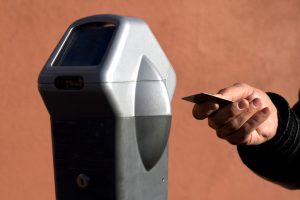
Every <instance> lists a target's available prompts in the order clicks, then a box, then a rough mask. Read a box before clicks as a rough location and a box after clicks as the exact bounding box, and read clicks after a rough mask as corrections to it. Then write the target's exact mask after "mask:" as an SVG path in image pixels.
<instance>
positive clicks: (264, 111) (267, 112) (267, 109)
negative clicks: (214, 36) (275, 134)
mask: <svg viewBox="0 0 300 200" xmlns="http://www.w3.org/2000/svg"><path fill="white" fill-rule="evenodd" d="M261 112H262V113H263V114H264V115H268V114H269V113H270V109H269V108H268V107H266V108H264V109H262V110H261Z"/></svg>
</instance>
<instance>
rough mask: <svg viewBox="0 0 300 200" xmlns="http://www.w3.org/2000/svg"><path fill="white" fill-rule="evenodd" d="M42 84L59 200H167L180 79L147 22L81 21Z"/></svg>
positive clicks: (48, 67) (112, 17)
mask: <svg viewBox="0 0 300 200" xmlns="http://www.w3.org/2000/svg"><path fill="white" fill-rule="evenodd" d="M38 83H39V91H40V94H41V96H42V98H43V101H44V103H45V105H46V107H47V109H48V111H49V114H50V117H51V128H52V141H53V159H54V172H55V186H56V199H58V200H100V199H101V200H167V195H168V137H169V131H170V126H171V106H170V102H171V99H172V96H173V93H174V89H175V84H176V77H175V72H174V70H173V68H172V66H171V64H170V63H169V61H168V59H167V57H166V55H165V54H164V52H163V50H162V49H161V47H160V45H159V43H158V42H157V40H156V39H155V37H154V35H153V33H152V32H151V30H150V29H149V27H148V26H147V24H146V23H145V22H144V21H142V20H140V19H137V18H133V17H123V16H116V15H96V16H91V17H87V18H83V19H80V20H78V21H76V22H74V23H73V24H72V25H71V26H70V27H69V28H68V29H67V31H66V33H65V34H64V35H63V37H62V39H61V40H60V42H59V43H58V45H57V47H56V48H55V49H54V51H53V53H52V54H51V56H50V58H49V60H48V61H47V63H46V64H45V66H44V68H43V69H42V71H41V73H40V76H39V81H38Z"/></svg>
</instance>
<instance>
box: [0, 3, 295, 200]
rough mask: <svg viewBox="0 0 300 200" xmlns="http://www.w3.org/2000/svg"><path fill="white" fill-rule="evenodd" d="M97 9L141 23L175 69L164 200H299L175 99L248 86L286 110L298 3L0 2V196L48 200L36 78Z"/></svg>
mask: <svg viewBox="0 0 300 200" xmlns="http://www.w3.org/2000/svg"><path fill="white" fill-rule="evenodd" d="M101 13H117V14H123V15H130V16H138V17H140V18H143V19H144V20H145V21H147V22H148V24H149V25H150V27H151V28H152V30H153V32H154V33H155V35H156V36H157V38H158V40H159V41H160V43H161V45H162V47H163V48H164V50H165V52H166V54H167V55H168V57H169V59H170V61H171V63H172V64H173V66H174V68H175V70H176V72H177V81H178V84H177V90H176V94H175V97H174V101H173V113H174V117H173V126H172V133H171V138H170V159H169V163H170V167H169V176H170V178H169V199H170V200H199V199H203V200H216V199H218V200H238V199H244V200H252V199H257V200H265V199H273V200H286V199H289V200H296V199H297V200H298V199H299V197H300V192H299V191H289V190H286V189H283V188H281V187H279V186H276V185H274V184H272V183H269V182H267V181H264V180H262V179H261V178H259V177H258V176H256V175H255V174H253V173H252V172H251V171H250V170H248V169H247V168H246V167H245V166H244V165H243V164H242V163H241V161H240V159H239V157H238V155H237V152H236V149H235V147H234V146H231V145H229V144H227V143H226V142H224V141H221V140H219V139H218V138H217V137H216V136H215V133H214V132H213V131H212V130H210V129H209V128H208V126H207V122H206V121H196V120H194V119H193V118H192V116H191V109H192V104H189V103H187V102H183V101H182V100H181V97H182V96H185V95H189V94H192V93H197V92H212V93H213V92H216V91H218V90H219V89H221V88H222V87H225V86H228V85H231V84H233V83H235V82H247V83H249V84H252V85H253V86H256V87H259V88H261V89H263V90H266V91H273V92H277V93H279V94H281V95H283V96H284V97H286V99H287V100H288V101H289V102H290V104H294V103H295V102H296V100H297V93H298V89H299V87H300V1H299V0H285V1H282V0H251V1H250V0H230V1H224V0H148V1H147V0H65V1H59V0H51V1H50V0H48V1H41V0H14V1H9V0H6V1H5V0H1V1H0V14H1V17H0V24H1V28H0V88H1V91H0V110H1V111H0V163H1V164H0V194H1V199H4V200H40V199H42V200H54V199H55V194H54V179H53V165H52V152H51V151H52V150H51V136H50V126H49V125H50V122H49V115H48V113H47V111H46V108H45V106H44V105H43V102H42V100H41V98H40V96H39V94H38V91H37V77H38V74H39V72H40V70H41V68H42V66H43V65H44V63H45V62H46V60H47V59H48V56H49V55H50V53H51V52H52V50H53V49H54V47H55V45H56V44H57V42H58V40H59V39H60V38H61V36H62V34H63V33H64V31H65V30H66V28H67V27H68V26H69V24H70V23H72V22H73V21H74V20H76V19H78V18H81V17H85V16H89V15H94V14H101Z"/></svg>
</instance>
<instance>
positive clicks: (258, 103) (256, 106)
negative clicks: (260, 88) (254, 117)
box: [252, 98, 261, 108]
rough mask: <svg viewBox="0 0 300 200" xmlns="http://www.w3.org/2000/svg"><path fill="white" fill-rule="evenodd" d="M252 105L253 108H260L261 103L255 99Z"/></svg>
mask: <svg viewBox="0 0 300 200" xmlns="http://www.w3.org/2000/svg"><path fill="white" fill-rule="evenodd" d="M252 104H253V106H254V107H255V108H258V107H260V106H261V102H260V99H258V98H256V99H254V100H253V101H252Z"/></svg>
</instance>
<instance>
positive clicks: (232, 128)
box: [226, 119, 240, 132]
mask: <svg viewBox="0 0 300 200" xmlns="http://www.w3.org/2000/svg"><path fill="white" fill-rule="evenodd" d="M239 128H240V124H239V122H238V120H237V119H233V120H232V121H231V122H229V123H228V124H227V126H226V129H227V130H228V131H229V132H233V131H237V130H238V129H239Z"/></svg>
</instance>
